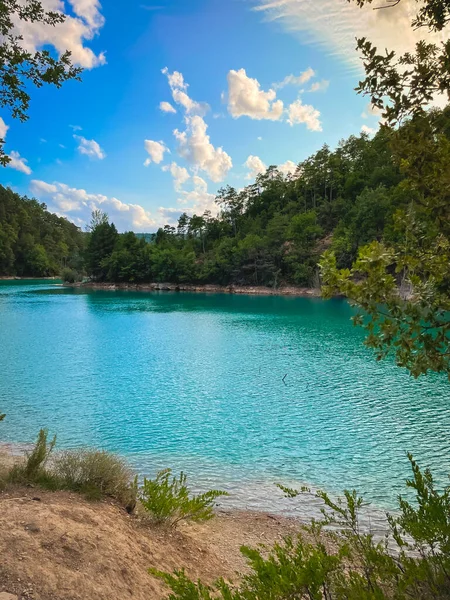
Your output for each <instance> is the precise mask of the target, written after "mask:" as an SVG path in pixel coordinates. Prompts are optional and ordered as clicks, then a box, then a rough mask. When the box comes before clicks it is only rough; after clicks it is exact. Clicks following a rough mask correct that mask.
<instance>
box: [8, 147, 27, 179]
mask: <svg viewBox="0 0 450 600" xmlns="http://www.w3.org/2000/svg"><path fill="white" fill-rule="evenodd" d="M8 156H9V158H10V161H9V163H8V164H7V166H8V167H10V168H11V169H15V170H16V171H20V172H21V173H25V174H26V175H30V174H31V169H30V167H29V166H28V165H27V164H26V163H27V162H28V161H27V159H26V158H22V157H21V156H20V154H19V153H18V152H16V151H15V150H11V152H10V153H9V155H8Z"/></svg>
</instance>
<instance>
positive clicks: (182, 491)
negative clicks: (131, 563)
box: [139, 469, 228, 527]
mask: <svg viewBox="0 0 450 600" xmlns="http://www.w3.org/2000/svg"><path fill="white" fill-rule="evenodd" d="M227 495H228V494H227V492H223V491H220V490H209V491H208V492H205V493H204V494H199V495H197V496H195V495H192V496H191V495H190V490H189V488H188V487H187V485H186V475H185V474H184V473H183V472H181V473H180V475H179V477H178V478H177V477H172V471H171V469H166V470H164V471H160V472H159V473H158V474H157V475H156V478H155V479H144V485H143V487H142V489H141V491H140V495H139V499H140V501H141V503H142V506H143V507H144V508H145V510H146V511H147V512H148V513H149V514H150V515H151V517H152V519H153V520H154V521H155V522H156V523H159V524H166V525H170V526H172V527H175V526H176V525H177V524H178V523H179V522H180V521H183V520H190V521H208V520H209V519H212V518H213V516H214V512H213V506H214V501H215V500H216V498H219V496H227Z"/></svg>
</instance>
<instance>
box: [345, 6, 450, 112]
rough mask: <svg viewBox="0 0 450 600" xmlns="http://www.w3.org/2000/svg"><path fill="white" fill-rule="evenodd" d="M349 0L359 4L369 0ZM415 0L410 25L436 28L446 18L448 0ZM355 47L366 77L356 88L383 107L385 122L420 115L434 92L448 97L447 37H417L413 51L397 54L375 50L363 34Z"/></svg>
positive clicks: (449, 44) (449, 8)
mask: <svg viewBox="0 0 450 600" xmlns="http://www.w3.org/2000/svg"><path fill="white" fill-rule="evenodd" d="M351 1H355V2H356V3H357V4H358V6H360V7H362V6H364V5H365V4H370V3H372V1H373V0H349V2H351ZM400 1H401V0H391V1H390V2H389V3H388V4H384V5H379V6H377V7H376V8H377V9H387V10H395V9H394V7H395V6H397V5H398V4H399V3H400ZM416 1H417V4H418V10H417V13H416V16H415V17H414V18H413V20H412V22H411V26H412V27H413V28H414V29H417V28H421V27H422V28H425V29H428V30H429V31H430V32H436V31H437V32H439V31H442V30H443V29H444V27H445V26H446V25H447V24H448V23H449V22H450V3H449V2H448V0H420V1H419V0H416ZM394 18H395V17H394ZM357 48H358V49H359V50H360V51H361V53H362V56H363V61H364V69H365V71H366V78H365V79H364V80H363V81H360V82H359V85H358V88H357V90H358V91H359V92H360V93H363V94H365V95H368V96H370V98H371V102H372V104H373V106H376V107H377V108H379V109H380V110H382V111H383V117H384V118H385V119H386V120H387V121H388V122H389V123H396V122H398V121H399V120H400V119H402V118H403V117H405V116H412V115H423V113H424V110H425V108H426V106H427V105H428V104H429V103H430V102H431V101H432V100H433V98H434V97H435V96H436V94H444V95H446V96H447V97H448V99H449V100H450V95H449V89H450V40H448V39H447V40H446V41H443V42H442V43H441V44H433V43H427V42H426V41H425V40H421V41H419V42H418V43H417V44H416V48H415V51H414V52H407V53H405V54H403V55H402V56H400V57H397V56H396V54H395V52H393V51H390V52H389V51H387V50H386V52H385V53H384V54H379V53H378V51H377V48H376V47H375V46H374V45H373V44H372V42H370V41H368V40H367V39H366V38H360V39H358V41H357Z"/></svg>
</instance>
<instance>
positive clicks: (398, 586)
mask: <svg viewBox="0 0 450 600" xmlns="http://www.w3.org/2000/svg"><path fill="white" fill-rule="evenodd" d="M409 459H410V462H411V466H412V471H413V478H412V480H411V481H408V482H407V485H408V487H409V488H411V489H413V490H414V492H415V495H416V499H415V502H414V504H411V503H409V502H408V501H406V500H404V499H403V498H400V499H399V512H398V514H396V515H390V516H389V518H388V524H389V527H390V528H389V531H388V533H387V536H386V538H385V539H382V540H381V541H377V540H375V539H374V536H373V535H372V534H371V533H365V532H362V531H361V530H360V513H361V509H362V508H363V506H364V502H363V500H362V499H361V498H360V497H359V496H358V495H357V493H356V492H355V491H353V492H349V491H346V492H345V494H344V497H343V498H338V499H336V500H333V499H331V498H330V496H329V495H328V494H326V493H325V492H321V491H319V492H317V496H318V497H319V498H320V499H321V500H322V501H323V508H322V515H323V518H322V519H321V520H320V521H313V522H312V523H311V524H310V525H309V526H305V527H303V532H302V533H300V534H299V535H298V537H297V538H296V539H292V538H287V539H286V540H285V541H284V542H283V543H282V544H275V546H274V547H273V548H272V549H270V551H267V549H265V548H263V549H252V548H248V547H245V546H244V547H242V548H241V552H242V554H243V555H244V556H245V558H246V559H247V562H248V566H249V571H248V573H247V574H245V575H244V576H243V577H242V580H241V582H240V583H239V584H237V585H233V584H232V583H227V582H225V581H224V580H223V579H219V580H218V581H217V582H216V583H215V584H213V585H212V586H208V585H205V584H203V583H202V582H201V581H197V582H194V581H192V580H190V579H189V578H188V577H187V576H186V573H185V572H184V571H183V570H180V571H175V572H174V573H173V574H170V573H164V572H161V571H157V570H155V569H150V573H151V574H152V575H154V576H156V577H158V578H160V579H162V580H163V581H164V582H165V583H166V584H167V586H168V587H169V588H170V590H171V594H170V595H169V596H168V599H169V600H219V599H220V600H293V599H296V600H303V599H305V600H407V599H411V598H413V599H415V600H432V599H437V600H448V599H449V598H450V575H449V574H450V545H449V540H450V487H446V488H445V489H444V490H443V491H442V492H439V491H437V490H436V488H435V485H434V482H433V478H432V476H431V474H430V473H429V472H428V471H424V472H423V473H422V471H421V470H420V468H419V467H418V465H417V463H415V461H414V460H413V459H412V457H411V456H409ZM279 487H281V489H284V490H285V491H286V493H287V495H288V497H290V498H295V497H296V496H298V495H299V494H301V492H297V491H296V490H292V489H290V488H283V486H279ZM305 489H306V488H304V489H302V491H305ZM395 543H396V544H397V547H396V548H392V544H395Z"/></svg>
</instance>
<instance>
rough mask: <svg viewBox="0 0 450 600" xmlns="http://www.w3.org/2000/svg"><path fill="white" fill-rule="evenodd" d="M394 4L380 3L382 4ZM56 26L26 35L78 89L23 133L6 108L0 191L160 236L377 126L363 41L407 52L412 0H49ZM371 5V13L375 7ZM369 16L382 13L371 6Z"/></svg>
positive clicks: (59, 96)
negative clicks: (70, 67) (228, 195)
mask: <svg viewBox="0 0 450 600" xmlns="http://www.w3.org/2000/svg"><path fill="white" fill-rule="evenodd" d="M382 2H385V0H380V4H381V3H382ZM42 3H43V4H44V5H45V6H46V7H47V8H48V9H51V10H60V11H62V12H64V13H65V14H66V15H67V18H66V21H65V22H64V23H63V24H62V25H58V26H56V27H54V28H50V27H49V26H43V25H36V24H30V23H18V24H17V27H18V29H19V30H20V33H21V35H22V36H23V43H24V44H25V45H26V47H27V48H29V49H30V50H35V49H39V48H42V47H45V48H49V49H50V50H51V51H52V52H56V53H60V52H62V51H64V50H65V49H69V50H71V52H72V60H73V62H74V63H75V64H77V65H79V66H82V67H83V68H84V71H83V74H82V82H76V81H70V82H67V83H65V84H64V85H63V87H62V88H60V89H56V88H55V87H53V86H51V87H50V86H44V87H42V88H40V89H34V90H33V91H32V99H31V104H30V110H29V120H28V121H26V122H25V123H21V122H19V121H17V120H14V119H12V117H11V115H10V114H9V113H8V112H7V111H6V110H0V137H3V138H4V139H5V141H6V145H5V151H6V152H7V153H8V154H9V156H10V157H11V162H10V163H9V166H8V167H6V168H1V167H0V169H1V171H0V176H1V179H0V182H1V183H2V184H3V185H5V186H9V187H11V188H12V189H13V190H14V191H16V192H19V193H21V194H26V195H27V196H28V197H35V198H37V199H38V200H39V201H40V202H45V203H46V205H47V206H48V208H49V210H52V211H53V212H56V213H58V214H59V215H62V216H65V217H67V218H68V219H70V220H71V221H73V222H74V223H76V224H77V225H79V226H80V227H83V228H84V227H85V225H86V223H88V222H89V220H90V214H91V212H92V210H94V209H97V208H100V209H101V210H103V211H105V212H107V213H108V215H109V217H110V220H112V221H113V222H114V223H115V224H116V226H117V228H118V230H119V231H130V230H132V231H136V232H152V231H155V230H156V229H157V228H158V227H160V226H163V225H164V224H165V223H170V224H174V223H175V222H176V220H177V219H178V217H179V215H180V214H181V213H182V212H188V213H190V214H193V213H194V212H196V213H197V214H202V213H203V212H204V211H205V210H211V211H212V213H214V212H215V211H216V210H217V207H216V205H215V202H214V198H215V194H216V192H217V190H218V189H219V188H221V187H222V186H224V185H227V184H230V185H231V186H233V187H235V188H237V189H241V188H243V187H244V186H246V185H248V184H249V183H251V182H252V180H253V179H254V177H255V176H256V175H257V174H258V173H260V172H262V171H264V170H265V168H266V167H267V166H269V165H277V166H278V167H279V169H280V170H281V171H282V172H283V173H285V174H287V173H288V172H291V171H293V170H294V169H295V166H296V164H297V163H298V162H300V161H302V160H304V159H305V158H307V157H308V156H309V155H310V154H312V153H313V152H315V151H317V150H318V149H319V148H320V147H321V146H322V145H323V144H325V143H326V144H328V145H329V146H331V147H332V148H333V147H335V146H336V145H337V143H338V142H339V140H340V139H342V138H346V137H348V136H349V135H351V134H355V135H359V134H360V132H361V131H365V132H366V133H368V134H369V135H372V134H373V133H374V132H375V131H376V129H377V127H378V123H379V116H378V115H377V114H374V111H372V110H371V107H370V105H368V101H367V98H364V97H362V96H358V95H357V94H356V92H355V91H354V88H355V86H356V85H357V83H358V80H359V79H361V78H362V75H363V70H362V64H361V61H360V59H359V57H358V54H357V52H356V50H355V36H361V35H366V36H367V37H368V38H369V39H371V40H373V41H374V42H375V43H377V44H378V45H379V46H380V47H388V48H390V49H394V50H397V51H405V50H408V49H411V48H412V46H413V44H414V42H415V41H416V40H417V39H418V38H417V36H418V35H419V34H422V35H423V32H419V33H417V32H416V33H415V32H413V31H412V30H411V28H410V26H409V20H410V16H411V10H412V9H413V8H414V5H415V2H414V0H403V2H401V3H400V4H399V5H398V6H396V7H395V8H389V9H387V10H373V8H372V7H371V6H369V7H366V8H364V9H359V8H357V6H356V4H354V3H348V2H347V0H129V1H128V2H127V3H122V2H117V1H113V0H104V1H103V3H102V4H101V3H100V2H99V1H98V0H68V1H66V2H64V1H63V0H43V2H42ZM375 5H376V4H375ZM372 6H373V5H372Z"/></svg>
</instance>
